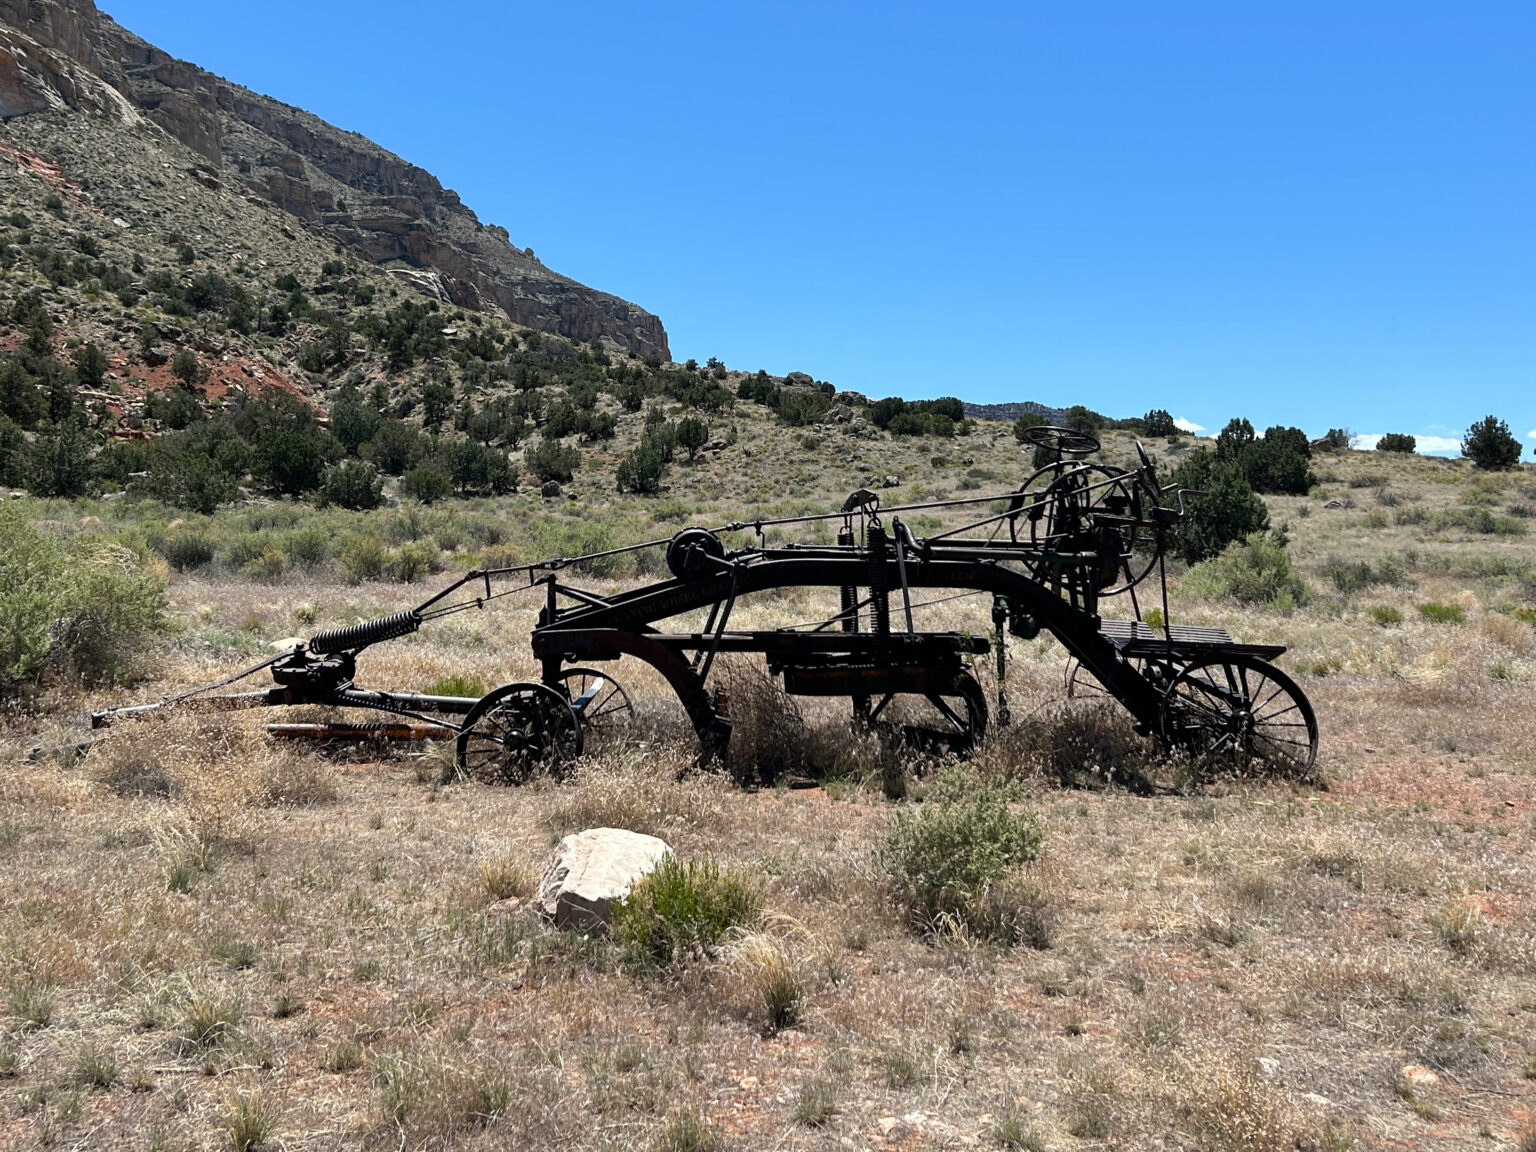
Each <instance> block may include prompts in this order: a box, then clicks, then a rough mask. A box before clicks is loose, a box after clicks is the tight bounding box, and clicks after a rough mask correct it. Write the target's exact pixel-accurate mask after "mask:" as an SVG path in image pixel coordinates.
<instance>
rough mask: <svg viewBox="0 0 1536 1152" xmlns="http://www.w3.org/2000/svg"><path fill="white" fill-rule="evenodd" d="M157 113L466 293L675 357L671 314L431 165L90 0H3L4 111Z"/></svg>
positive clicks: (375, 248) (527, 317) (270, 192)
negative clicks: (556, 267)
mask: <svg viewBox="0 0 1536 1152" xmlns="http://www.w3.org/2000/svg"><path fill="white" fill-rule="evenodd" d="M65 106H67V107H71V108H78V109H81V110H84V111H88V112H95V113H99V114H104V115H108V116H113V117H116V118H117V119H119V120H122V121H123V122H124V123H128V124H131V123H134V122H137V121H139V120H140V118H141V117H147V118H148V119H149V120H150V121H152V122H153V123H155V124H157V125H159V126H160V127H161V128H163V129H164V130H165V131H166V132H168V133H170V134H171V135H172V136H174V137H175V138H176V139H177V140H179V141H181V142H182V143H183V144H185V145H186V146H187V147H189V148H191V149H192V150H193V151H195V152H197V153H198V154H199V155H201V156H202V157H203V158H204V159H206V160H207V162H208V164H209V165H210V166H211V167H212V168H213V169H214V171H215V174H216V176H217V177H218V178H220V179H223V180H226V181H230V182H238V183H239V184H241V185H243V186H244V187H245V188H246V189H247V190H248V191H250V192H251V193H252V194H254V195H256V196H259V197H261V198H262V199H263V200H266V201H269V202H271V203H272V204H275V205H277V206H278V207H279V208H281V209H283V210H284V211H286V212H289V213H291V214H292V215H294V216H296V217H298V218H299V219H301V220H303V221H304V222H305V223H306V224H308V225H309V226H310V227H312V228H314V229H316V230H318V231H320V232H322V233H324V234H325V235H327V236H329V237H331V238H333V239H335V240H336V241H337V242H339V243H342V244H344V245H346V246H347V247H348V248H350V249H352V250H353V251H355V252H357V253H359V254H361V255H363V256H365V257H367V258H368V259H369V260H371V261H373V262H374V263H376V264H380V265H383V266H385V267H386V268H389V269H391V270H393V271H398V272H399V273H400V274H401V277H402V279H403V280H405V281H407V282H408V283H410V284H411V286H412V287H415V288H417V289H418V290H421V291H426V292H429V293H432V294H434V295H437V296H439V297H441V298H442V299H444V300H447V301H451V302H452V303H454V304H458V305H461V306H463V307H468V308H474V309H478V310H480V311H484V312H490V313H494V314H502V315H505V316H507V317H510V318H511V319H512V320H514V321H516V322H517V323H519V324H524V325H527V326H528V327H531V328H538V329H541V330H543V331H546V332H555V333H559V334H560V335H562V336H567V337H572V338H574V339H578V340H588V341H590V340H594V339H597V338H599V337H606V338H608V339H611V340H613V341H615V342H616V343H617V344H619V345H620V346H621V347H624V348H626V349H628V350H630V351H632V352H635V353H638V354H641V355H647V354H655V355H658V356H661V357H662V358H663V359H669V358H670V355H669V351H668V348H667V333H666V330H665V329H664V328H663V327H662V324H661V321H660V319H658V318H657V317H656V316H654V315H652V314H651V313H649V312H647V311H645V310H644V309H643V308H640V307H638V306H636V305H634V304H631V303H629V302H628V301H625V300H620V299H619V298H618V297H616V296H610V295H609V294H607V293H605V292H598V291H596V290H594V289H592V288H588V287H586V286H585V285H582V284H578V283H577V282H576V281H574V280H571V279H569V278H568V277H565V276H561V275H559V274H558V273H556V272H552V271H551V270H550V269H548V268H546V267H544V265H543V264H542V263H541V262H540V261H539V260H538V259H537V257H535V256H534V254H533V252H532V250H531V249H530V250H523V249H520V248H518V247H516V246H515V245H513V244H512V243H511V241H510V238H509V236H508V234H507V231H506V229H504V228H498V227H494V226H488V225H484V224H482V223H481V222H480V221H479V219H478V218H477V217H476V216H475V214H474V212H472V211H470V209H469V208H467V207H465V205H464V204H463V203H461V202H460V200H459V197H458V196H457V194H455V193H454V192H453V191H452V189H447V188H444V187H443V186H442V184H441V183H440V182H439V181H438V180H437V178H436V177H434V176H433V175H432V174H431V173H430V172H426V171H424V170H423V169H421V168H418V167H416V166H414V165H412V164H408V163H407V162H406V161H404V160H402V159H400V158H399V157H398V156H395V155H393V154H392V153H389V152H386V151H385V150H384V149H383V148H380V147H379V146H378V145H376V144H374V143H372V142H371V141H369V140H366V139H364V138H363V137H361V136H358V135H356V134H354V133H350V132H344V131H342V130H341V129H339V128H336V127H333V126H332V125H330V124H327V123H326V122H325V121H323V120H321V119H320V118H319V117H317V116H313V115H311V114H309V113H308V112H304V111H302V110H301V109H298V108H291V107H289V106H287V105H285V104H281V103H279V102H278V101H276V100H272V99H269V98H268V97H265V96H261V95H258V94H257V93H255V92H251V91H249V90H248V89H245V88H241V87H240V86H239V85H236V84H230V83H229V82H227V81H225V80H221V79H220V78H219V77H217V76H214V75H212V74H211V73H209V72H205V71H203V70H202V69H201V68H198V67H195V66H194V65H191V64H188V63H185V62H184V61H180V60H175V59H173V58H172V57H170V56H169V55H167V54H166V53H164V52H162V51H160V49H158V48H156V47H154V46H153V45H151V44H148V43H145V42H144V41H143V40H141V39H139V38H138V37H137V36H135V35H134V34H133V33H131V32H129V31H128V30H127V29H125V28H122V27H121V26H119V25H118V24H116V23H115V22H114V21H113V20H112V19H111V18H110V17H108V16H105V15H103V14H102V13H100V12H98V11H97V10H96V7H95V5H94V4H93V3H92V0H0V118H5V119H10V118H12V117H15V116H22V115H26V114H28V113H33V112H42V111H46V110H50V109H56V108H60V107H65Z"/></svg>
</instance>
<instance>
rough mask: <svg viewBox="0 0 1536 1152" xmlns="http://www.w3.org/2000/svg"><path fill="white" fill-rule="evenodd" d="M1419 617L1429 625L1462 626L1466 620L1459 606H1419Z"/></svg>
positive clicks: (1465, 615) (1464, 613)
mask: <svg viewBox="0 0 1536 1152" xmlns="http://www.w3.org/2000/svg"><path fill="white" fill-rule="evenodd" d="M1419 615H1420V616H1422V617H1423V618H1424V619H1425V620H1428V621H1429V622H1430V623H1431V624H1464V623H1466V619H1467V614H1466V612H1464V611H1462V607H1461V605H1460V604H1420V605H1419Z"/></svg>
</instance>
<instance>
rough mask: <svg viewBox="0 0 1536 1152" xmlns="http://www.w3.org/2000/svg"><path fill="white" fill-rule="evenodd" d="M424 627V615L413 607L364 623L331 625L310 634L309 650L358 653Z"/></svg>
mask: <svg viewBox="0 0 1536 1152" xmlns="http://www.w3.org/2000/svg"><path fill="white" fill-rule="evenodd" d="M420 627H421V616H420V614H419V613H417V612H416V610H415V609H414V608H413V609H411V610H409V611H406V612H396V613H395V614H394V615H393V616H382V617H380V618H379V619H377V620H364V621H363V622H362V623H361V624H349V625H347V626H346V627H345V628H329V629H327V630H326V631H324V632H319V633H316V634H315V635H314V636H312V637H310V640H309V650H310V651H311V652H315V653H318V654H320V655H322V656H323V655H325V654H327V653H330V652H356V651H359V650H361V649H363V648H366V647H368V645H370V644H377V643H379V642H380V641H382V640H394V639H396V638H397V637H400V636H409V635H410V634H411V633H412V632H414V631H416V630H417V629H418V628H420Z"/></svg>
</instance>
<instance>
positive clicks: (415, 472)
mask: <svg viewBox="0 0 1536 1152" xmlns="http://www.w3.org/2000/svg"><path fill="white" fill-rule="evenodd" d="M452 492H453V481H451V480H449V479H448V477H446V476H444V475H443V474H442V473H441V472H439V471H438V470H437V469H436V468H428V467H426V466H425V465H423V466H422V467H420V468H412V469H411V470H410V471H409V472H407V473H406V474H405V475H404V476H403V477H401V480H400V493H401V495H403V496H409V497H410V498H411V499H412V500H420V501H421V502H422V503H423V504H432V503H434V502H436V501H438V500H441V499H443V498H444V497H445V496H448V495H451V494H452Z"/></svg>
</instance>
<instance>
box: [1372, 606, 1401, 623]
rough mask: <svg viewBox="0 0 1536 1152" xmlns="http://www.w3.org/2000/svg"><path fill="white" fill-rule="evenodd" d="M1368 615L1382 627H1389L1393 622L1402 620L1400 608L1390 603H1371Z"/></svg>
mask: <svg viewBox="0 0 1536 1152" xmlns="http://www.w3.org/2000/svg"><path fill="white" fill-rule="evenodd" d="M1370 617H1371V619H1372V620H1374V621H1375V622H1376V623H1378V624H1380V625H1381V626H1382V627H1383V628H1390V627H1391V626H1392V625H1394V624H1401V623H1402V622H1403V613H1402V611H1401V610H1400V609H1397V608H1394V607H1393V606H1392V605H1390V604H1372V605H1371V608H1370Z"/></svg>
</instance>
